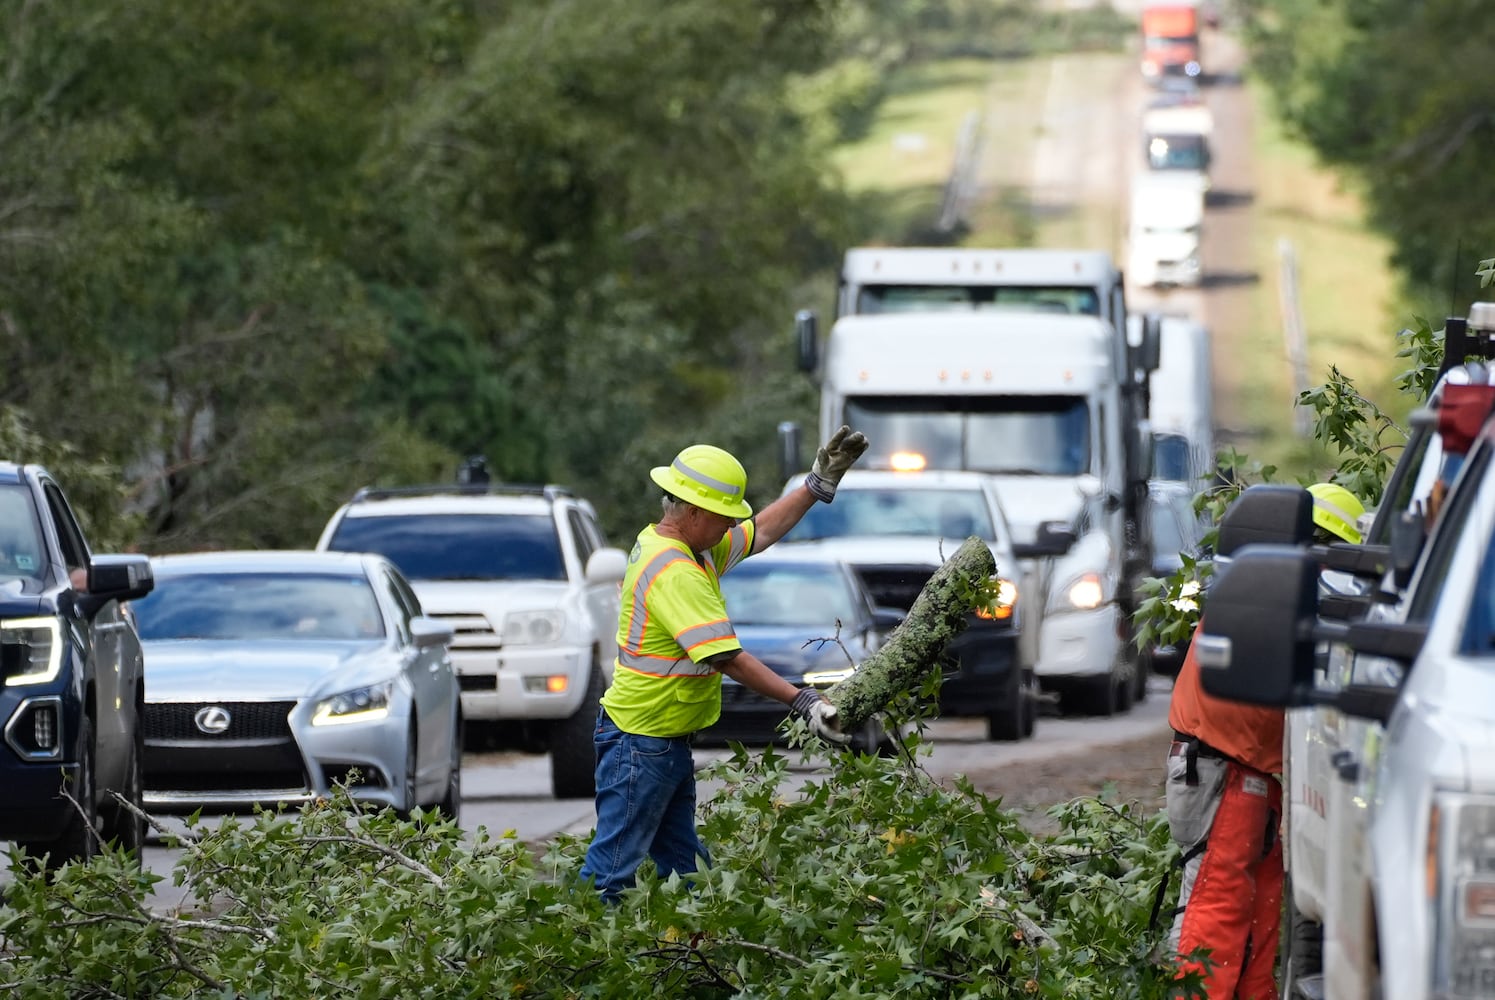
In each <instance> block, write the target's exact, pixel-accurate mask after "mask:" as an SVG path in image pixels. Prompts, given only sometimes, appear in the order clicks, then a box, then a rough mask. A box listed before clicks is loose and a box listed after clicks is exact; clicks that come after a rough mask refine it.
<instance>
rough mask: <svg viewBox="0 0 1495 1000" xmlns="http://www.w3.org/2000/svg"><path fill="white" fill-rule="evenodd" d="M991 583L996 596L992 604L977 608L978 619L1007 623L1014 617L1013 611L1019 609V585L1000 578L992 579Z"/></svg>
mask: <svg viewBox="0 0 1495 1000" xmlns="http://www.w3.org/2000/svg"><path fill="white" fill-rule="evenodd" d="M991 582H992V586H993V588H994V590H995V592H996V596H995V597H993V598H992V600H991V601H990V603H987V604H983V605H981V606H979V607H977V608H976V617H977V618H984V619H986V620H987V621H997V622H1005V621H1006V620H1007V619H1009V618H1011V617H1012V612H1013V609H1014V608H1016V607H1017V584H1015V583H1013V582H1012V581H1011V580H1004V579H1002V578H1001V577H999V576H995V577H992V581H991Z"/></svg>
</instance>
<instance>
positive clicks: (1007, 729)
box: [986, 670, 1028, 743]
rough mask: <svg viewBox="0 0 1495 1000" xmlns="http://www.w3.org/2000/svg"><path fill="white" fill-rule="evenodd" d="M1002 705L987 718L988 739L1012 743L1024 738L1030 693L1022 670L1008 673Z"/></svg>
mask: <svg viewBox="0 0 1495 1000" xmlns="http://www.w3.org/2000/svg"><path fill="white" fill-rule="evenodd" d="M1006 688H1007V690H1006V693H1005V694H1004V696H1003V699H1002V704H1001V706H1000V707H999V708H997V709H996V710H995V711H993V712H992V713H991V714H990V715H988V716H987V717H986V736H987V739H990V740H995V741H999V742H1003V743H1012V742H1015V741H1017V740H1020V739H1022V738H1023V724H1024V722H1025V721H1026V720H1027V715H1028V691H1027V689H1026V686H1025V685H1024V684H1023V672H1022V671H1021V670H1010V671H1008V676H1007V684H1006Z"/></svg>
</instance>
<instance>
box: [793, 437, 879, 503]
mask: <svg viewBox="0 0 1495 1000" xmlns="http://www.w3.org/2000/svg"><path fill="white" fill-rule="evenodd" d="M866 450H867V435H865V434H863V433H862V432H861V431H853V430H852V429H851V428H850V427H848V426H846V425H845V424H842V425H841V429H840V430H838V431H836V433H834V434H832V435H831V439H830V440H829V441H827V442H826V443H825V444H823V445H821V446H820V450H819V451H818V452H816V453H815V465H814V466H813V467H812V468H811V469H810V474H809V475H808V476H806V477H805V485H806V486H807V487H809V490H810V493H811V495H813V496H814V497H815V499H816V500H822V501H824V502H825V503H830V502H831V501H832V500H834V499H835V498H836V486H837V485H839V484H840V482H841V477H842V476H844V475H846V470H847V469H849V468H851V465H852V463H853V462H855V461H856V460H857V459H859V458H861V457H862V452H864V451H866Z"/></svg>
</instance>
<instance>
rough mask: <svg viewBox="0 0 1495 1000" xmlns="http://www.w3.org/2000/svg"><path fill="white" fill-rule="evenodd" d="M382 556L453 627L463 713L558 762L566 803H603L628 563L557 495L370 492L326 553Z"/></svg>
mask: <svg viewBox="0 0 1495 1000" xmlns="http://www.w3.org/2000/svg"><path fill="white" fill-rule="evenodd" d="M317 548H318V549H319V550H334V551H342V552H377V553H379V554H380V555H383V556H386V557H387V558H389V559H390V560H391V561H392V562H394V563H395V565H397V566H399V568H400V570H401V572H403V573H404V574H405V576H406V577H408V578H409V579H410V582H411V585H412V586H413V587H414V588H415V591H416V595H417V596H418V597H419V598H420V602H421V606H422V607H423V608H425V610H426V613H427V614H428V615H430V616H431V617H433V618H439V619H441V620H443V621H446V622H448V623H450V624H451V626H452V629H453V632H454V636H453V639H452V645H451V650H452V662H453V663H454V664H455V666H456V668H457V674H458V681H459V683H460V685H461V689H462V711H463V714H464V716H465V717H466V718H467V719H469V720H473V721H489V720H503V721H513V722H515V723H517V724H519V725H520V726H521V727H522V735H523V736H524V737H525V739H526V741H527V742H530V743H532V744H534V745H537V746H541V747H544V748H546V749H548V751H549V754H550V761H551V788H552V790H553V791H554V793H555V796H556V797H557V798H586V797H589V796H591V795H592V794H593V792H594V786H593V769H594V764H593V751H592V728H593V723H594V721H595V717H596V714H597V702H598V699H599V698H600V697H601V696H602V692H603V690H605V689H606V687H607V684H608V681H609V680H610V679H611V676H612V668H613V661H614V659H615V658H616V657H617V652H618V647H617V629H618V603H619V587H620V585H621V582H622V579H623V571H624V568H625V565H626V562H627V556H626V555H625V554H624V552H623V551H622V550H621V549H616V548H611V547H608V545H607V543H606V541H605V539H604V538H603V535H602V531H601V529H600V528H599V527H598V524H597V515H596V512H595V511H594V510H593V508H592V505H591V504H590V503H588V502H587V501H586V500H583V499H580V498H578V497H576V496H573V495H572V494H571V493H570V492H569V491H568V490H566V489H564V488H563V487H559V486H515V485H508V484H492V485H489V484H481V485H466V484H451V485H439V486H418V487H403V488H395V489H362V490H359V491H358V493H357V494H356V495H354V497H353V499H352V500H351V501H349V502H348V503H347V504H344V505H343V506H342V507H341V508H340V509H339V510H338V511H337V513H336V514H334V515H333V516H332V520H330V521H329V522H328V523H327V527H326V528H324V529H323V530H322V537H321V538H320V539H319V540H318V542H317Z"/></svg>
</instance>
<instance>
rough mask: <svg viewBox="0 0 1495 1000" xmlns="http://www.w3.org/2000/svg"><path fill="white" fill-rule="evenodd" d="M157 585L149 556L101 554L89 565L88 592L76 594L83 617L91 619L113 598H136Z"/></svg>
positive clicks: (125, 599)
mask: <svg viewBox="0 0 1495 1000" xmlns="http://www.w3.org/2000/svg"><path fill="white" fill-rule="evenodd" d="M155 586H156V576H155V572H154V570H152V569H151V559H150V556H142V555H133V554H131V555H107V556H105V555H99V556H94V557H93V561H92V562H91V563H89V566H88V592H87V593H86V594H79V595H77V601H78V607H79V609H80V610H81V611H82V613H83V615H84V617H86V618H92V617H93V616H94V615H96V614H98V612H99V609H100V608H102V607H103V606H104V605H106V604H108V603H109V602H110V601H133V600H135V599H136V598H138V597H144V596H145V595H146V594H149V593H150V592H151V591H152V590H154V589H155Z"/></svg>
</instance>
